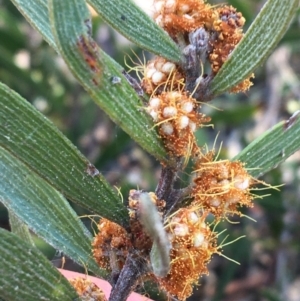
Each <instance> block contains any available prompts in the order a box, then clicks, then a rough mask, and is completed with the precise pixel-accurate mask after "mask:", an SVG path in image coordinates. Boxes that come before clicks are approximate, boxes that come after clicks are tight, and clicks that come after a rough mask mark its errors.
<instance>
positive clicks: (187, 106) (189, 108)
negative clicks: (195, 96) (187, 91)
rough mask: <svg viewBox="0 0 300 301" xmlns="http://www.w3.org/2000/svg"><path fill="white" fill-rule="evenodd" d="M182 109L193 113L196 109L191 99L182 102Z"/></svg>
mask: <svg viewBox="0 0 300 301" xmlns="http://www.w3.org/2000/svg"><path fill="white" fill-rule="evenodd" d="M181 109H182V111H183V112H185V113H191V112H192V111H193V109H194V105H193V103H192V102H191V101H187V102H185V103H183V104H182V106H181Z"/></svg>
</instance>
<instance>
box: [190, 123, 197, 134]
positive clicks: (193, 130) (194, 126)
mask: <svg viewBox="0 0 300 301" xmlns="http://www.w3.org/2000/svg"><path fill="white" fill-rule="evenodd" d="M189 127H190V129H191V131H192V132H195V131H196V129H197V125H196V123H195V122H193V121H190V122H189Z"/></svg>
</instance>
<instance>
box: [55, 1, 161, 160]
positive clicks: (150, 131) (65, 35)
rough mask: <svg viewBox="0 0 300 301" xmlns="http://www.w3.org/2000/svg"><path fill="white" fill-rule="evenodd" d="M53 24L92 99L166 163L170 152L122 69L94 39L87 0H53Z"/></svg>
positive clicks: (71, 65) (66, 56) (59, 42)
mask: <svg viewBox="0 0 300 301" xmlns="http://www.w3.org/2000/svg"><path fill="white" fill-rule="evenodd" d="M49 7H50V9H49V11H50V21H51V23H52V30H53V34H54V37H55V40H56V44H57V46H58V48H59V51H60V53H61V54H62V56H63V57H64V59H65V61H66V63H67V64H68V66H69V68H70V69H71V71H72V72H73V74H74V75H75V76H76V77H77V78H78V79H79V81H80V82H81V84H82V85H83V87H84V88H85V89H86V90H87V91H88V93H89V94H90V96H91V97H92V99H94V101H95V102H96V103H97V104H98V105H99V106H100V107H101V108H102V109H103V110H104V111H105V112H106V113H107V114H108V115H109V116H110V118H111V119H112V120H113V121H114V122H115V123H116V124H118V125H119V126H120V127H121V128H122V129H123V130H124V131H125V132H127V133H128V134H129V135H130V136H131V137H132V138H133V139H134V140H135V141H136V142H138V143H139V144H140V145H141V146H142V147H143V148H145V149H146V150H147V151H148V152H149V153H151V154H152V155H154V156H155V157H156V158H157V159H158V160H164V161H165V160H166V152H165V149H164V147H163V145H162V143H161V139H160V138H159V137H158V135H157V133H156V130H155V129H154V128H153V122H152V121H151V119H150V117H149V116H148V114H147V113H146V112H145V110H143V108H142V106H143V105H142V103H141V101H140V99H139V97H138V96H137V93H136V92H135V91H134V89H133V88H132V87H131V86H130V85H129V84H128V83H127V80H126V79H125V77H124V76H123V75H122V67H121V66H119V65H118V64H117V63H116V62H115V61H113V60H112V59H111V58H110V57H109V56H108V55H106V54H105V53H104V52H103V51H102V50H101V49H100V48H99V47H98V45H97V44H96V42H95V41H94V40H93V39H92V38H91V37H90V31H91V23H90V14H89V11H88V9H87V6H86V3H85V1H84V0H66V1H61V0H50V1H49Z"/></svg>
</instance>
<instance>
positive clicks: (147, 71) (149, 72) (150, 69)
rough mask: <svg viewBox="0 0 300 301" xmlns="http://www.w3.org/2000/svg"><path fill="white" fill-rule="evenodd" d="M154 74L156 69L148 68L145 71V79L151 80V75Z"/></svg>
mask: <svg viewBox="0 0 300 301" xmlns="http://www.w3.org/2000/svg"><path fill="white" fill-rule="evenodd" d="M154 72H156V69H155V68H154V66H148V67H147V69H146V74H145V77H146V78H151V77H152V75H153V74H154Z"/></svg>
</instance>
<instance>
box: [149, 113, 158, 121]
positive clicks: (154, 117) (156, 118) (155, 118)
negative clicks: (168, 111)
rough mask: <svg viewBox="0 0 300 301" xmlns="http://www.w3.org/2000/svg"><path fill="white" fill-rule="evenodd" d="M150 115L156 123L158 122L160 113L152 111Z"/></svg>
mask: <svg viewBox="0 0 300 301" xmlns="http://www.w3.org/2000/svg"><path fill="white" fill-rule="evenodd" d="M149 114H150V116H151V117H152V119H153V121H154V122H157V121H158V113H157V112H156V111H154V110H151V111H150V113H149Z"/></svg>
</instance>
